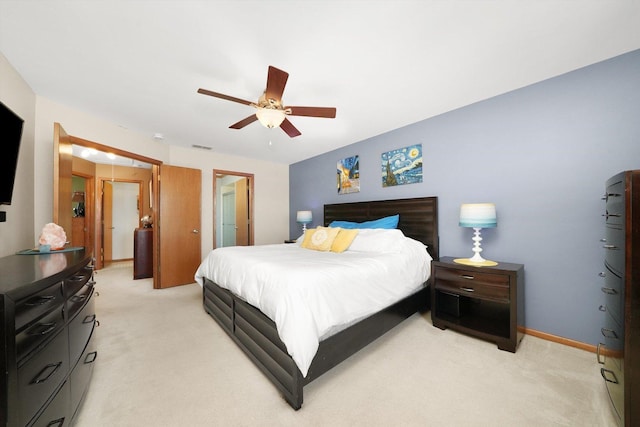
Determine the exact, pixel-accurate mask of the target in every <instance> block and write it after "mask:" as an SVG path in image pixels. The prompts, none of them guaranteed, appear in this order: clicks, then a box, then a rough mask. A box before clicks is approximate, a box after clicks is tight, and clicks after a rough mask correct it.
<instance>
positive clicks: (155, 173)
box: [53, 123, 162, 288]
mask: <svg viewBox="0 0 640 427" xmlns="http://www.w3.org/2000/svg"><path fill="white" fill-rule="evenodd" d="M56 125H57V126H56ZM58 128H61V126H60V124H59V123H55V124H54V133H55V132H56V131H57V130H56V129H58ZM65 137H66V138H68V141H69V142H70V143H71V144H72V145H79V146H82V147H86V148H95V149H96V150H98V151H103V152H106V153H113V154H116V155H118V156H122V157H128V158H130V159H134V160H139V161H141V162H145V163H149V164H151V197H150V200H151V203H152V206H153V212H154V216H155V217H154V221H156V222H157V221H158V220H159V218H158V216H157V215H158V212H159V206H160V195H159V191H158V189H159V184H158V182H159V168H160V165H162V161H160V160H157V159H152V158H150V157H146V156H142V155H140V154H136V153H132V152H130V151H126V150H121V149H119V148H115V147H111V146H108V145H104V144H100V143H98V142H94V141H89V140H87V139H84V138H80V137H77V136H73V135H66V134H65ZM58 157H59V153H55V155H54V166H55V165H56V164H57V162H58V160H57V159H58ZM54 169H55V168H54ZM96 182H97V181H96ZM59 185H60V183H59V179H58V173H57V172H56V170H54V176H53V189H54V191H53V192H54V218H56V217H57V209H58V206H57V204H56V203H55V200H57V195H58V194H59V190H58V189H59ZM100 199H101V195H100V194H99V192H98V191H95V192H94V197H93V201H92V203H93V207H94V209H95V208H97V206H98V203H99V202H100ZM87 203H88V200H86V199H85V206H86V204H87ZM96 210H97V209H95V210H94V213H95V215H94V223H93V227H92V228H93V232H94V233H96V234H97V233H98V230H100V229H101V225H100V221H101V218H100V216H99V215H98V214H97V212H96ZM156 233H157V231H156V230H155V228H154V231H153V234H154V235H155V234H156ZM93 237H94V238H93V244H94V246H93V253H94V258H95V262H94V266H95V268H96V270H99V269H101V268H102V267H103V266H102V264H101V262H100V261H99V259H100V257H99V256H95V255H96V254H99V252H98V251H99V250H100V247H99V246H98V239H97V236H96V235H94V236H93ZM152 246H153V265H154V272H153V285H154V288H155V287H156V283H157V280H158V276H159V274H158V269H159V264H158V253H159V250H160V242H159V239H157V238H154V239H153V245H152Z"/></svg>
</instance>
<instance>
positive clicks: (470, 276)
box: [431, 257, 524, 353]
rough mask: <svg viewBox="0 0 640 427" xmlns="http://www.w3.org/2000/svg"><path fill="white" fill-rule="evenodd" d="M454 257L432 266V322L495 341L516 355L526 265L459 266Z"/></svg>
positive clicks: (521, 318)
mask: <svg viewBox="0 0 640 427" xmlns="http://www.w3.org/2000/svg"><path fill="white" fill-rule="evenodd" d="M453 259H454V258H453V257H442V258H440V259H439V260H438V261H433V262H432V263H431V277H432V282H431V321H432V323H433V326H436V327H438V328H440V329H446V328H451V329H454V330H456V331H459V332H463V333H466V334H469V335H473V336H476V337H479V338H482V339H485V340H488V341H492V342H495V343H496V344H497V345H498V348H499V349H501V350H507V351H510V352H512V353H515V351H516V348H517V346H518V343H519V342H520V340H521V339H522V333H519V332H518V324H522V322H523V321H524V265H522V264H511V263H506V262H500V263H498V265H497V266H495V267H474V266H469V265H463V264H457V263H455V262H454V261H453Z"/></svg>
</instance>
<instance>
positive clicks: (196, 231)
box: [191, 228, 200, 234]
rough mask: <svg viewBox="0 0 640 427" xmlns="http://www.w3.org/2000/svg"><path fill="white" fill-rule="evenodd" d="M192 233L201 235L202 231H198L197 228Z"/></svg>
mask: <svg viewBox="0 0 640 427" xmlns="http://www.w3.org/2000/svg"><path fill="white" fill-rule="evenodd" d="M191 232H192V233H193V234H198V233H200V230H198V229H197V228H194V229H193V230H191Z"/></svg>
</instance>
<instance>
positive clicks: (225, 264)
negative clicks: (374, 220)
mask: <svg viewBox="0 0 640 427" xmlns="http://www.w3.org/2000/svg"><path fill="white" fill-rule="evenodd" d="M298 240H301V239H298ZM430 260H431V257H430V256H429V254H428V252H427V251H426V248H425V246H424V245H423V244H422V243H420V242H417V241H415V240H413V239H409V238H407V237H405V236H404V235H403V234H402V232H400V231H399V230H360V231H359V234H358V236H357V237H356V238H355V240H354V241H353V243H352V244H351V246H350V247H349V249H348V250H347V251H345V252H343V253H333V252H319V251H314V250H309V249H304V248H301V247H300V245H299V244H278V245H263V246H234V247H227V248H218V249H214V250H213V251H211V252H210V253H209V255H208V256H207V257H206V258H205V259H204V260H203V262H202V264H201V265H200V267H199V268H198V270H197V272H196V274H195V279H196V281H197V282H198V283H199V284H200V285H203V283H204V278H205V277H206V278H209V279H210V280H212V281H213V282H215V283H216V284H218V285H220V286H221V287H223V288H225V289H228V290H230V291H231V292H233V293H234V294H236V295H238V296H240V297H241V298H242V299H244V300H245V301H247V302H248V303H249V304H251V305H253V306H255V307H257V308H259V309H260V310H261V311H262V312H263V313H264V314H265V315H267V316H268V317H269V318H270V319H271V320H273V321H274V322H275V324H276V326H277V329H278V334H279V336H280V339H281V340H282V342H283V343H284V344H285V345H286V346H287V351H288V352H289V354H290V355H291V357H292V358H293V360H294V361H295V363H296V364H297V366H298V368H299V369H300V372H302V374H303V375H304V376H306V375H307V371H308V369H309V366H310V365H311V361H312V360H313V358H314V356H315V354H316V351H317V349H318V344H319V342H320V340H321V339H323V338H325V337H326V336H328V335H329V334H331V333H332V332H333V331H336V330H339V329H340V328H341V327H343V326H345V325H348V324H350V323H353V322H354V321H357V320H359V319H362V318H364V317H367V316H368V315H370V314H373V313H375V312H377V311H380V310H381V309H383V308H385V307H387V306H389V305H391V304H393V303H395V302H397V301H399V300H400V299H402V298H404V297H405V296H407V295H410V294H412V293H414V292H415V291H417V290H418V289H419V288H421V287H422V286H424V283H425V282H426V281H427V279H428V278H429V272H430V267H429V262H430Z"/></svg>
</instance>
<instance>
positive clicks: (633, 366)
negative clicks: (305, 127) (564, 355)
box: [597, 170, 640, 426]
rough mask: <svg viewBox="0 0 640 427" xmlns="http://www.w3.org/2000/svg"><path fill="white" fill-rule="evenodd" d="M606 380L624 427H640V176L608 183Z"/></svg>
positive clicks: (602, 352)
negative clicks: (637, 426) (639, 426)
mask: <svg viewBox="0 0 640 427" xmlns="http://www.w3.org/2000/svg"><path fill="white" fill-rule="evenodd" d="M604 199H605V204H606V207H605V212H604V214H603V216H604V218H605V237H604V238H603V239H602V241H603V248H604V268H603V271H602V273H600V276H601V277H602V278H603V283H602V287H601V289H602V292H603V294H604V296H603V298H604V303H603V304H602V305H601V306H600V310H601V311H603V312H604V313H603V320H602V327H601V329H600V332H601V334H602V342H601V343H600V345H598V353H597V357H598V362H599V363H601V364H602V365H603V366H602V367H601V369H600V374H601V376H602V379H603V381H604V384H605V385H606V388H607V392H608V394H609V398H610V400H611V404H612V407H613V410H614V413H615V415H616V416H617V418H618V421H619V424H620V425H625V426H636V425H640V405H638V402H640V170H636V171H626V172H621V173H619V174H617V175H615V176H613V177H611V178H610V179H608V180H607V182H606V193H605V197H604Z"/></svg>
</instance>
